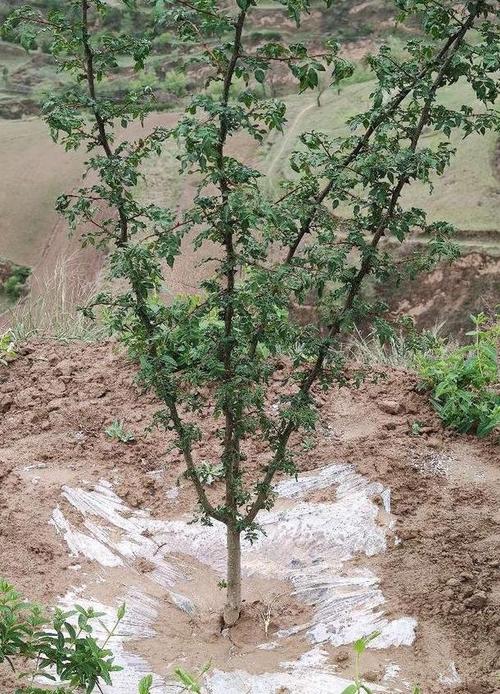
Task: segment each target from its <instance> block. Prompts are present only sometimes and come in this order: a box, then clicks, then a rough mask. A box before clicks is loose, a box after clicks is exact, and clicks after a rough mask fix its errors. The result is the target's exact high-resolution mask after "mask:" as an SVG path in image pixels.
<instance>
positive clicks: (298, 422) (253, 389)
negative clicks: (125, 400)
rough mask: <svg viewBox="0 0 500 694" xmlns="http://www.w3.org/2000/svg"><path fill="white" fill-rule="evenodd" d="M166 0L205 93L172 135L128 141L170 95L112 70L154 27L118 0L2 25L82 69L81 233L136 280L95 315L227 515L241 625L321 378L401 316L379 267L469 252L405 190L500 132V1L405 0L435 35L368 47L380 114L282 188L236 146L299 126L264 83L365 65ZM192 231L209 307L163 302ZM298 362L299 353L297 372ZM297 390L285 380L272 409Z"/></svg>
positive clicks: (163, 13) (77, 113) (75, 111)
mask: <svg viewBox="0 0 500 694" xmlns="http://www.w3.org/2000/svg"><path fill="white" fill-rule="evenodd" d="M151 4H152V12H150V13H148V14H147V19H148V21H155V22H156V24H157V26H156V27H155V29H158V30H159V31H161V32H165V31H169V32H172V34H173V35H174V36H175V43H176V44H178V45H182V44H183V42H184V43H186V44H187V45H192V44H193V42H195V43H196V44H197V45H199V46H200V53H199V55H197V60H198V62H199V64H200V71H203V74H204V75H207V80H206V84H207V88H206V89H203V90H202V91H201V92H200V93H197V94H194V95H193V96H192V99H191V100H190V103H189V104H188V105H187V108H186V110H185V113H184V114H183V116H182V117H181V118H180V120H179V122H178V123H177V125H176V126H175V127H173V128H171V129H168V128H161V127H159V128H156V129H154V130H153V131H151V132H150V133H149V134H147V135H146V134H145V135H144V136H143V137H141V138H140V139H138V140H137V141H130V142H127V141H126V140H124V138H123V132H119V133H118V132H117V130H116V129H117V127H118V126H121V127H122V128H126V127H127V126H128V125H129V124H130V123H131V122H133V121H134V120H139V121H143V120H144V118H145V116H146V115H147V113H148V112H149V111H150V110H152V109H153V108H154V103H153V101H152V90H151V88H150V86H149V85H146V86H144V83H143V82H141V81H140V80H139V81H138V86H139V87H140V88H138V89H136V90H133V89H132V90H130V89H129V90H127V91H126V92H125V93H124V94H123V95H121V94H120V99H113V98H110V97H109V95H107V94H106V91H102V89H101V83H102V84H106V81H108V83H110V82H112V81H113V77H115V76H116V72H117V67H118V63H119V60H123V59H124V58H125V57H126V56H128V57H129V58H132V61H133V64H134V66H135V68H136V69H137V70H138V71H141V70H143V69H144V67H145V65H146V63H147V61H148V59H149V56H150V53H151V48H152V47H151V40H150V39H151V35H152V32H139V33H138V34H137V35H135V34H131V33H116V32H109V31H108V32H107V31H101V30H100V27H102V26H103V22H102V21H101V20H102V16H103V15H105V14H106V13H107V11H108V3H106V2H104V1H103V0H69V1H68V2H66V3H64V6H63V7H62V8H61V9H60V10H58V11H54V12H50V13H48V14H47V15H44V14H42V13H40V12H39V11H37V10H34V9H32V8H27V7H24V8H19V9H18V10H16V11H15V12H14V14H13V15H12V16H11V17H10V18H9V19H8V20H7V22H6V27H5V31H6V32H7V33H8V34H11V33H12V32H14V33H15V34H16V35H17V36H18V40H19V41H20V42H21V44H22V45H24V46H25V47H27V48H29V47H30V46H32V45H33V44H36V40H37V36H38V35H39V34H40V32H42V33H47V34H49V35H50V37H51V39H52V41H51V44H50V46H51V51H52V53H53V55H54V58H55V60H56V61H57V63H58V67H59V69H60V70H61V71H62V72H65V73H66V74H67V75H68V76H69V78H70V80H71V88H68V89H67V90H66V91H65V92H64V93H63V94H54V95H51V97H50V98H49V100H48V101H47V102H46V103H45V105H44V116H45V119H46V121H47V123H48V125H49V128H50V130H51V133H52V135H53V137H54V139H56V140H58V141H59V142H61V143H62V144H63V146H64V147H66V149H68V150H72V149H78V148H80V147H83V148H85V149H86V151H87V152H88V161H87V169H88V170H89V171H92V176H88V178H87V179H86V186H87V187H82V188H80V189H79V190H78V191H77V192H76V193H75V192H72V193H69V194H66V195H62V196H61V197H60V198H59V200H58V203H57V206H58V209H59V211H60V212H61V213H63V214H64V215H65V217H66V218H67V220H68V221H69V224H70V225H71V227H72V228H74V227H75V226H76V225H77V224H78V223H80V222H91V223H87V224H86V225H85V229H86V231H85V233H84V236H83V240H84V243H85V244H92V245H94V246H96V247H98V248H107V249H109V253H108V256H107V257H108V261H109V268H110V274H111V278H112V279H113V280H117V282H115V283H111V285H110V287H111V288H110V291H107V292H103V293H101V294H100V295H99V296H98V297H96V299H95V300H94V301H93V302H91V304H90V305H89V306H88V307H87V308H86V315H87V316H93V315H94V311H95V310H96V309H97V308H98V307H101V308H104V309H105V312H106V319H107V324H108V326H109V330H110V332H111V333H112V334H114V335H116V336H117V337H118V339H119V340H121V342H122V343H123V344H124V345H125V346H126V347H127V348H128V350H129V352H130V354H131V355H132V356H133V357H134V358H135V359H136V361H137V363H138V364H139V369H140V379H141V381H142V383H143V384H144V386H145V387H146V388H149V389H151V390H153V391H154V392H155V393H156V395H157V397H158V398H159V400H160V401H161V403H162V409H161V410H160V412H159V413H158V414H157V416H156V418H155V421H156V423H157V424H159V425H161V426H164V427H165V429H167V430H173V432H174V434H175V437H176V439H175V441H176V446H177V447H178V449H179V451H180V453H181V454H182V457H183V459H184V463H185V475H186V477H187V478H188V479H190V480H191V481H192V483H193V485H194V488H195V491H196V495H197V499H198V502H199V514H198V516H199V519H200V520H201V521H202V522H203V523H205V524H208V525H210V524H212V523H214V522H219V523H222V524H223V525H224V526H225V529H226V538H227V539H226V542H227V550H228V563H227V599H226V606H225V608H224V615H223V618H224V621H225V624H226V625H227V626H232V625H233V624H234V623H235V622H236V621H237V620H238V618H239V616H240V612H241V606H242V595H241V590H242V586H241V541H242V537H243V538H246V539H247V540H249V541H253V540H254V539H255V538H256V537H257V536H258V533H259V532H260V530H261V528H260V526H259V523H258V517H259V514H260V512H261V511H262V510H263V509H269V508H271V507H272V505H273V503H274V498H275V494H274V490H273V484H274V481H275V478H276V476H277V475H278V474H282V473H285V474H291V475H295V474H296V472H297V468H296V465H295V460H294V454H295V453H296V448H297V446H296V443H295V439H296V437H297V433H298V432H300V435H302V436H303V435H304V434H306V435H307V434H308V433H309V434H310V433H311V432H312V431H313V430H314V428H315V426H316V421H317V416H318V413H317V408H316V403H315V388H328V387H329V386H330V385H331V384H332V382H334V381H337V382H341V383H345V380H346V376H345V370H344V364H345V360H346V356H347V354H348V352H347V350H346V348H345V343H346V338H348V337H349V336H350V335H351V334H352V333H353V330H354V329H355V327H356V325H359V324H360V323H361V322H367V321H368V322H372V323H373V321H374V320H379V325H381V323H382V321H381V316H383V314H384V313H385V311H386V308H387V307H386V306H385V305H384V304H383V303H382V302H380V301H379V300H378V299H377V298H376V294H374V296H373V297H372V298H366V297H365V296H364V294H363V291H362V290H363V288H364V286H365V285H366V282H367V280H371V279H373V281H374V284H375V285H377V284H384V283H386V282H387V280H388V279H391V280H392V279H394V278H396V279H398V278H401V277H402V276H404V275H406V274H409V275H411V276H412V277H413V276H415V275H416V274H417V273H418V272H422V271H426V270H428V269H429V268H431V267H433V266H434V264H435V263H436V262H438V261H440V260H443V259H446V258H453V257H455V255H456V249H455V248H454V246H453V244H452V243H451V242H450V237H451V235H452V233H453V228H452V226H451V225H450V224H448V223H447V222H446V221H429V220H427V217H426V214H425V211H424V210H422V209H418V208H415V207H410V208H407V207H406V206H405V196H404V193H405V191H406V190H407V189H408V187H409V186H410V185H413V184H423V185H424V186H432V181H433V179H434V178H435V177H436V176H439V175H441V174H442V173H443V172H444V171H445V170H446V168H447V167H448V165H449V163H450V161H451V159H452V157H453V155H454V149H453V148H452V146H451V144H450V141H449V137H450V135H451V133H452V132H453V131H459V132H461V133H463V135H464V136H467V135H470V134H472V133H476V134H485V133H486V132H487V131H490V130H495V129H498V128H499V127H500V116H499V114H498V113H497V111H496V110H495V109H494V107H493V104H494V103H495V100H496V98H497V95H498V83H497V80H496V77H497V71H498V61H499V50H500V41H498V23H497V18H498V15H499V14H500V9H499V6H498V3H496V2H493V1H492V0H458V1H457V2H455V3H450V4H446V5H442V4H441V3H435V1H434V0H395V6H396V8H397V9H398V10H399V11H400V14H401V17H400V18H401V19H402V20H403V19H405V18H406V17H410V18H411V20H412V21H418V22H420V24H421V28H422V32H421V34H420V35H419V36H418V37H414V36H413V35H412V38H411V39H410V40H409V41H408V42H407V43H406V46H405V47H404V52H405V54H406V57H405V59H404V60H401V59H400V58H398V55H399V54H398V55H394V53H393V51H392V49H391V46H390V45H388V44H383V45H382V46H381V47H380V50H378V52H377V53H376V54H375V55H372V56H371V57H370V58H369V59H368V60H367V64H368V67H369V69H370V70H371V71H372V72H373V77H374V80H373V90H372V93H371V95H370V101H369V105H368V107H367V110H366V111H365V112H362V113H358V114H356V115H355V116H353V117H352V118H350V119H349V120H348V122H347V124H346V125H347V126H348V127H347V128H346V130H345V131H342V132H346V133H347V134H345V135H342V134H338V133H337V135H336V136H334V137H329V136H327V135H326V134H325V133H322V132H308V133H304V134H303V135H302V136H301V148H300V151H296V152H293V154H292V155H291V157H290V161H289V165H290V168H291V170H292V171H293V172H294V174H293V175H294V178H293V180H291V181H282V182H281V190H280V192H279V194H278V195H277V196H276V197H271V193H270V186H269V185H266V181H265V176H264V175H263V174H262V172H261V171H259V170H257V169H256V168H255V166H254V164H253V159H252V157H251V156H250V157H246V153H247V152H248V148H246V149H245V148H243V151H244V154H243V155H241V156H240V155H238V152H237V151H236V152H235V151H234V150H233V148H232V147H230V143H234V142H235V141H237V140H238V138H240V139H243V140H245V138H248V137H250V138H253V139H254V140H255V141H256V142H257V143H262V142H263V141H265V140H266V138H269V136H270V134H272V133H273V132H275V131H277V132H279V133H280V132H282V131H283V129H284V127H285V125H286V122H287V115H286V110H287V107H286V104H285V103H283V102H281V101H279V100H275V99H267V98H264V87H265V85H266V83H270V82H271V76H272V74H273V69H274V66H275V65H279V66H282V68H283V69H288V70H289V71H290V73H291V75H292V76H293V77H294V78H295V80H296V82H297V86H298V89H299V91H301V92H302V91H305V90H308V89H310V90H316V89H317V87H318V85H319V83H320V78H321V75H322V74H323V73H329V78H330V79H329V82H330V83H331V84H332V85H334V86H335V87H338V86H339V85H341V84H342V81H343V80H344V79H345V78H348V77H350V76H351V75H352V74H353V70H354V68H353V66H352V65H351V64H350V63H348V62H347V61H346V60H345V59H343V58H342V57H341V56H340V55H339V51H340V47H339V45H338V44H336V43H335V42H334V41H326V42H325V45H324V46H323V47H321V48H318V46H317V45H314V47H313V46H308V45H306V44H304V43H301V42H297V41H296V36H294V37H293V39H292V41H291V42H290V43H288V42H287V39H286V37H285V38H284V39H283V38H282V40H281V41H265V42H263V43H262V44H260V43H259V45H258V47H257V48H256V49H255V50H251V47H249V45H248V33H249V31H251V25H252V19H253V17H254V16H255V8H256V5H257V0H235V1H231V2H227V3H222V2H217V0H190V1H189V2H177V1H175V0H155V1H154V3H153V2H151ZM281 4H282V5H283V8H284V10H285V11H286V12H287V13H288V15H289V17H290V18H291V19H292V20H294V21H295V22H296V24H297V25H298V24H300V21H301V16H302V14H303V13H304V12H308V11H309V10H310V3H309V2H308V1H307V0H304V1H303V2H297V0H282V3H281ZM325 4H326V5H327V6H328V7H330V6H331V5H332V2H331V0H326V2H325ZM123 5H124V6H125V7H126V6H131V5H132V3H131V2H130V1H129V0H126V1H125V2H124V3H123ZM96 28H99V30H98V31H97V30H96ZM471 32H474V35H475V37H476V38H477V40H475V41H473V42H471V41H469V40H468V39H469V37H470V35H471ZM207 37H210V41H206V38H207ZM179 56H180V59H182V58H183V56H182V51H179ZM185 58H186V61H189V60H191V56H189V55H187V56H185ZM178 67H179V69H181V66H180V65H179V66H178ZM280 69H281V68H280ZM459 80H460V82H461V83H462V84H463V83H465V84H467V85H468V87H469V88H470V93H471V94H474V95H475V100H476V101H477V102H479V103H478V108H476V104H474V106H472V105H470V104H468V103H466V104H460V105H459V106H458V107H457V108H448V107H445V106H444V105H443V104H442V102H441V99H440V96H441V90H442V89H443V88H445V87H446V88H448V87H449V86H450V85H453V84H455V83H457V82H458V81H459ZM339 132H340V131H339ZM423 134H425V137H423ZM443 135H444V137H442V136H443ZM434 136H435V137H434ZM167 140H175V142H176V143H177V144H178V148H179V149H178V151H179V154H178V160H179V163H180V169H181V172H182V173H183V174H184V175H191V174H193V175H194V176H195V180H196V195H195V197H194V200H193V204H192V206H191V207H190V208H189V209H187V210H183V211H182V212H180V213H178V212H177V211H176V210H175V209H165V208H163V207H159V206H157V205H154V204H144V203H143V202H142V201H141V199H140V198H139V197H138V196H137V183H138V181H139V179H140V177H141V175H142V172H143V170H144V166H143V165H144V162H145V160H146V159H147V158H148V157H151V156H155V155H157V154H160V153H161V152H162V150H163V148H164V146H165V142H166V141H167ZM92 181H95V183H93V182H92ZM339 206H341V207H342V209H346V210H347V214H346V219H345V220H344V221H343V222H342V224H341V225H340V224H339V220H338V218H337V217H336V216H335V215H332V210H335V209H336V208H337V207H339ZM98 212H99V214H98ZM414 233H421V236H422V238H423V239H426V243H425V244H424V245H423V248H422V249H420V247H418V246H415V245H413V244H412V245H411V246H410V248H411V249H412V252H411V253H410V254H408V255H405V256H404V261H403V262H401V255H400V254H399V252H397V250H395V244H385V243H384V241H385V239H386V238H387V237H390V238H391V239H393V240H395V241H397V242H398V243H400V244H403V243H404V242H405V241H407V240H408V239H409V237H410V236H411V235H412V234H414ZM183 241H185V242H186V241H187V242H190V241H192V243H193V245H194V247H195V249H199V248H200V247H202V246H203V248H207V245H208V247H211V248H213V249H214V251H213V252H212V251H210V253H209V255H210V256H212V258H211V260H212V265H211V266H208V265H205V266H204V267H206V268H207V275H206V276H205V278H204V281H203V283H202V286H201V290H202V297H201V301H199V302H198V303H197V304H196V305H194V304H193V302H190V301H185V300H180V301H173V302H170V301H168V302H167V301H164V299H163V295H162V289H163V287H164V285H165V277H166V275H165V268H166V267H170V268H172V267H173V268H174V271H175V267H176V260H177V258H178V256H179V254H180V253H181V249H182V247H183V245H184V244H183V243H182V242H183ZM209 267H210V268H212V269H208V268H209ZM308 296H315V297H317V299H318V300H317V310H318V314H319V316H320V318H321V322H322V324H323V329H320V328H319V326H316V325H311V324H309V325H305V326H300V325H297V324H296V323H294V322H293V320H291V318H290V312H289V308H290V306H291V305H292V304H293V303H294V302H295V303H299V304H300V303H303V302H304V300H305V298H306V297H308ZM284 358H286V360H287V363H288V364H290V365H291V367H290V368H287V369H283V360H284ZM280 386H281V387H282V390H283V391H286V395H283V396H282V397H281V398H280V400H279V402H278V403H277V404H276V406H274V405H272V406H270V403H272V402H273V400H274V398H275V393H276V389H278V391H279V388H280ZM202 410H203V411H204V412H205V413H208V412H210V414H211V416H212V417H213V418H214V419H215V420H217V425H216V426H217V427H218V430H219V433H220V453H219V455H218V461H217V462H218V463H220V464H221V465H222V467H223V471H224V479H223V484H224V496H223V498H221V495H220V493H219V492H218V490H212V489H211V488H210V486H208V487H207V484H206V483H205V481H204V479H203V478H202V477H200V474H199V470H198V468H199V464H198V455H199V454H200V451H199V448H200V441H201V440H202V439H203V436H204V434H203V428H202V426H200V420H201V417H200V414H199V413H200V411H202ZM204 416H206V415H204ZM297 438H298V437H297ZM252 441H253V442H255V441H258V443H259V446H261V447H262V448H263V450H265V452H266V455H265V456H263V458H264V459H265V462H264V463H263V464H262V465H261V467H260V469H259V475H257V476H256V475H255V470H252V475H249V474H248V472H249V471H248V468H247V466H246V464H245V461H246V460H247V459H248V449H249V446H250V444H251V442H252ZM211 462H215V461H211ZM217 486H218V485H217Z"/></svg>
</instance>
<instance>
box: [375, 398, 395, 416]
mask: <svg viewBox="0 0 500 694" xmlns="http://www.w3.org/2000/svg"><path fill="white" fill-rule="evenodd" d="M378 406H379V407H380V409H381V410H382V412H386V413H387V414H399V413H400V412H401V405H400V403H399V402H396V401H395V400H382V401H381V402H379V404H378Z"/></svg>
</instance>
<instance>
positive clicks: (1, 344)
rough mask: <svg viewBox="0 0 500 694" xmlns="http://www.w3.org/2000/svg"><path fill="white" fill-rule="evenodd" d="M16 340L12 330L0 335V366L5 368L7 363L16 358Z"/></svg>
mask: <svg viewBox="0 0 500 694" xmlns="http://www.w3.org/2000/svg"><path fill="white" fill-rule="evenodd" d="M15 348H16V339H15V336H14V333H13V332H12V330H7V332H6V333H3V335H0V364H3V365H4V366H7V364H8V363H9V361H12V360H13V359H15V358H16V356H17V355H16V349H15Z"/></svg>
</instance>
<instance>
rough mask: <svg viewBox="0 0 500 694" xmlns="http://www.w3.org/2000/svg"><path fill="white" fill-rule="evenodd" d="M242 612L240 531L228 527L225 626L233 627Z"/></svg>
mask: <svg viewBox="0 0 500 694" xmlns="http://www.w3.org/2000/svg"><path fill="white" fill-rule="evenodd" d="M240 612H241V537H240V531H239V530H236V529H235V528H234V527H231V525H228V526H227V600H226V604H225V606H224V624H225V625H226V626H227V627H232V626H233V625H234V624H236V622H237V621H238V619H239V616H240Z"/></svg>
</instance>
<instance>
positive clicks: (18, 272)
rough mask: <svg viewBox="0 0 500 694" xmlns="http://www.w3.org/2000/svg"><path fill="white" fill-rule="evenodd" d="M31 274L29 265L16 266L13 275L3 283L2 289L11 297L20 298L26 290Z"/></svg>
mask: <svg viewBox="0 0 500 694" xmlns="http://www.w3.org/2000/svg"><path fill="white" fill-rule="evenodd" d="M30 274H31V269H30V268H29V267H24V266H22V265H16V266H14V268H13V270H12V273H11V275H10V276H9V277H8V278H7V279H6V280H4V282H3V284H2V287H1V288H2V291H3V292H5V294H6V295H7V296H8V297H10V298H11V299H19V297H20V296H21V295H22V293H23V292H24V290H25V287H26V282H27V280H28V277H29V276H30Z"/></svg>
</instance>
